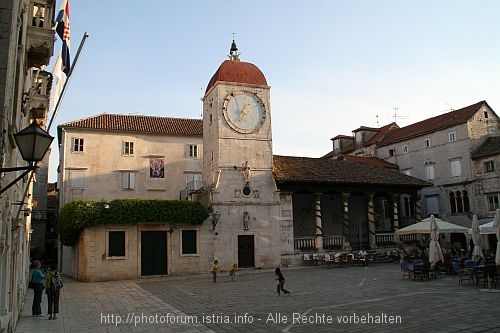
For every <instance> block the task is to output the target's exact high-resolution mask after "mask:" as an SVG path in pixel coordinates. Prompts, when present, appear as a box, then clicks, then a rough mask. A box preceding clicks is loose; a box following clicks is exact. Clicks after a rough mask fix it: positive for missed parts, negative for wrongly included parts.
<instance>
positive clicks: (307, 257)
mask: <svg viewBox="0 0 500 333" xmlns="http://www.w3.org/2000/svg"><path fill="white" fill-rule="evenodd" d="M304 263H305V264H306V265H311V264H312V263H313V258H312V256H311V255H310V254H309V253H304Z"/></svg>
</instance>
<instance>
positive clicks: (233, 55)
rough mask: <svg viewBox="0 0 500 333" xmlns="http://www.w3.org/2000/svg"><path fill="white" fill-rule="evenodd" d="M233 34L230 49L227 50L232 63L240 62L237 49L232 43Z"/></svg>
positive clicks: (234, 43)
mask: <svg viewBox="0 0 500 333" xmlns="http://www.w3.org/2000/svg"><path fill="white" fill-rule="evenodd" d="M232 34H233V42H232V43H231V49H230V50H229V59H231V60H233V61H240V58H239V56H240V53H239V52H238V47H237V46H236V42H235V41H234V35H235V34H236V33H235V32H233V33H232Z"/></svg>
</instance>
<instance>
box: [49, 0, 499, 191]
mask: <svg viewBox="0 0 500 333" xmlns="http://www.w3.org/2000/svg"><path fill="white" fill-rule="evenodd" d="M69 2H70V24H71V53H72V61H74V57H75V54H76V50H77V49H78V45H79V44H80V41H81V39H82V36H83V34H84V33H85V32H87V34H88V35H89V37H88V38H87V40H86V43H85V45H84V48H83V49H82V52H81V54H80V57H79V59H78V61H77V63H76V65H75V68H74V71H73V74H72V76H71V77H70V81H69V82H68V84H67V88H66V92H65V94H64V97H63V100H62V102H61V106H60V108H59V111H58V113H57V115H56V116H55V118H54V122H53V125H52V127H51V129H50V133H51V135H53V136H56V138H57V125H59V124H63V123H66V122H70V121H74V120H79V119H83V118H87V117H91V116H95V115H98V114H103V113H113V114H130V115H153V116H162V117H163V116H165V117H175V118H194V119H201V113H202V101H201V97H203V94H204V92H205V89H206V86H207V84H208V82H209V80H210V78H211V77H212V75H213V74H214V73H215V71H216V70H217V68H218V67H219V66H220V64H221V63H222V62H223V61H224V60H226V59H228V54H229V49H230V46H231V41H232V38H233V33H234V38H235V41H236V44H237V46H238V48H239V52H240V53H241V55H240V59H241V60H242V61H245V62H250V63H253V64H254V65H256V66H257V67H258V68H259V69H260V70H261V71H262V72H263V73H264V75H265V77H266V79H267V82H268V85H269V86H270V87H271V117H272V131H273V153H274V154H275V155H291V156H307V157H321V156H323V155H325V154H327V153H328V152H330V151H331V150H332V141H331V140H330V139H331V138H333V137H335V136H337V135H340V134H342V135H352V131H353V130H355V129H357V128H359V127H361V126H367V127H381V126H383V125H386V124H389V123H391V122H393V121H396V123H397V124H398V125H399V126H400V127H403V126H407V125H409V124H412V123H415V122H418V121H421V120H423V119H426V118H430V117H433V116H437V115H439V114H442V113H445V112H448V111H450V110H453V109H460V108H462V107H465V106H468V105H471V104H474V103H476V102H479V101H482V100H486V101H487V102H488V104H489V105H490V106H491V107H492V108H493V110H495V111H496V112H497V114H500V112H499V110H500V20H498V13H500V1H496V0H480V1H477V0H470V1H464V0H441V1H431V0H419V1H416V0H415V1H410V0H364V1H363V0H350V1H347V0H343V1H340V0H324V1H323V0H310V1H295V0H273V1H270V0H266V1H263V0H252V1H236V0H233V1H227V0H225V1H220V0H210V1H203V0H198V1H196V0H168V1H165V0H149V1H144V2H141V1H132V0H121V1H117V0H106V1H93V0H86V1H77V0H69ZM60 4H61V1H60V0H58V1H57V4H56V10H59V7H60ZM60 45H61V44H60V41H59V40H58V41H57V42H56V46H55V50H54V55H57V52H58V51H59V48H60ZM53 61H55V56H54V57H53ZM51 66H52V64H51V65H49V70H51V69H52V67H51ZM51 116H52V113H49V117H51ZM57 166H58V154H57V139H56V140H54V143H53V146H52V153H51V159H50V164H49V182H55V181H57V173H56V169H57Z"/></svg>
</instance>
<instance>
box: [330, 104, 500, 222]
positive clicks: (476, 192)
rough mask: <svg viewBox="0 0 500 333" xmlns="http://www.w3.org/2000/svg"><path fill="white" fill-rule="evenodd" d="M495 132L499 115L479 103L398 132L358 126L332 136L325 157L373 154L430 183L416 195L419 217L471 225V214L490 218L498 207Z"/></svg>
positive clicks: (498, 130)
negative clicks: (349, 132) (330, 149)
mask: <svg viewBox="0 0 500 333" xmlns="http://www.w3.org/2000/svg"><path fill="white" fill-rule="evenodd" d="M499 133H500V122H499V117H498V115H497V114H496V113H495V112H494V111H493V109H492V108H491V107H490V106H489V105H488V103H487V102H486V101H481V102H478V103H475V104H473V105H470V106H467V107H464V108H461V109H459V110H454V111H450V112H447V113H444V114H441V115H439V116H436V117H432V118H428V119H425V120H423V121H420V122H417V123H415V124H411V125H408V126H405V127H402V128H400V127H399V126H397V124H395V123H392V124H389V125H386V126H383V127H381V128H368V127H360V128H359V129H357V130H355V131H353V135H352V136H346V135H339V136H336V137H335V138H333V139H332V140H333V150H332V152H330V153H329V154H328V155H326V157H330V158H331V157H337V156H346V155H357V156H374V157H377V158H379V159H382V160H384V161H387V162H390V163H392V164H394V165H397V167H398V168H399V170H400V171H401V172H402V173H404V174H407V175H411V176H414V177H417V178H419V179H422V180H425V181H428V182H429V183H431V184H432V185H431V186H427V187H425V188H424V189H423V190H422V191H421V193H420V199H419V200H420V205H421V207H422V215H423V216H428V215H430V214H434V215H437V216H440V217H441V218H444V219H446V220H447V221H450V222H453V223H457V224H460V225H463V226H466V227H470V223H471V217H472V215H473V214H477V215H478V218H479V219H490V220H491V218H492V217H493V214H494V212H495V209H496V208H497V207H498V193H499V191H500V185H499V184H500V183H499V182H500V175H499V173H498V159H497V158H498V147H497V146H498V135H499ZM403 199H404V198H403ZM402 204H403V203H402Z"/></svg>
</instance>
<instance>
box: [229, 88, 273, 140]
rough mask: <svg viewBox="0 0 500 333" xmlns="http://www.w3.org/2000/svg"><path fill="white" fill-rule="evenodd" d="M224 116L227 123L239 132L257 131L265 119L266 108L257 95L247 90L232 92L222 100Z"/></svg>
mask: <svg viewBox="0 0 500 333" xmlns="http://www.w3.org/2000/svg"><path fill="white" fill-rule="evenodd" d="M223 113H224V118H225V119H226V121H227V123H228V125H229V126H230V127H231V128H232V129H234V130H235V131H237V132H240V133H253V132H255V131H257V130H258V129H259V128H260V127H261V126H262V124H263V123H264V120H265V119H266V108H265V106H264V103H263V102H262V100H261V99H260V98H259V97H257V95H255V94H253V93H251V92H247V91H240V92H233V93H231V94H229V96H228V97H227V98H226V100H225V101H224V109H223Z"/></svg>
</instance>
